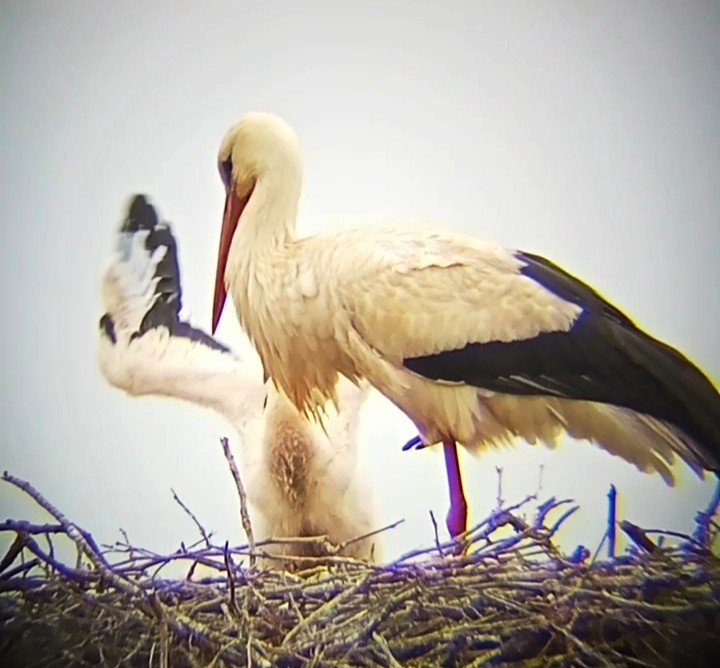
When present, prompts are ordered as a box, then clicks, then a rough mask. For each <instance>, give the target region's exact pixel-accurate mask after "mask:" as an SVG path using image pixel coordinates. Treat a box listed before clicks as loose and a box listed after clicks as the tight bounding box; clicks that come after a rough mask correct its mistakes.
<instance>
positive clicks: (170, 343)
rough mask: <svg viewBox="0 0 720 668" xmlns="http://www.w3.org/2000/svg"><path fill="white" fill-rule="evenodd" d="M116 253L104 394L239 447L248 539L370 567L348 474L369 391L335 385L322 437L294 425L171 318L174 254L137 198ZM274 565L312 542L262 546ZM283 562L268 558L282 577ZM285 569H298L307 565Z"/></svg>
mask: <svg viewBox="0 0 720 668" xmlns="http://www.w3.org/2000/svg"><path fill="white" fill-rule="evenodd" d="M116 251H117V252H116V254H115V257H114V258H113V261H112V262H111V263H110V265H109V266H108V267H107V270H106V271H105V273H104V276H103V279H102V297H103V304H104V309H105V311H106V312H105V314H104V315H103V316H102V317H101V319H100V329H99V346H98V364H99V368H100V371H101V374H102V376H103V377H104V378H105V380H106V381H107V382H108V383H109V384H110V385H112V386H114V387H116V388H118V389H120V390H123V391H124V392H126V393H127V394H129V395H132V396H147V395H161V396H165V397H172V398H176V399H181V400H184V401H186V402H189V403H193V404H195V405H198V406H203V407H206V408H210V409H212V410H214V411H216V412H217V413H220V414H221V415H223V416H224V417H225V418H226V419H227V420H228V422H230V423H231V424H232V425H233V426H234V427H235V429H236V430H237V432H238V433H239V434H240V435H241V437H242V448H241V450H240V453H241V457H240V461H241V468H242V470H243V477H244V478H245V486H246V488H247V495H248V500H249V501H250V503H251V504H252V506H253V507H254V509H255V510H256V512H255V513H253V517H252V523H253V529H254V533H255V538H256V540H257V541H258V542H259V541H263V540H267V539H270V538H278V539H282V538H293V537H308V536H317V535H326V536H327V538H328V540H329V541H330V542H331V543H333V544H334V545H342V544H345V543H347V546H346V547H344V548H343V549H342V551H341V552H340V554H342V555H345V556H350V557H354V558H357V559H372V558H374V559H379V558H380V550H379V548H378V546H377V543H378V539H377V537H376V536H375V537H372V538H366V539H362V540H358V541H355V542H352V541H353V540H354V539H355V538H359V537H360V536H363V535H365V534H367V533H369V532H371V531H373V530H374V529H375V528H377V527H376V526H375V522H374V511H373V504H372V498H371V495H370V493H369V490H368V488H367V486H366V484H365V481H364V480H363V479H362V478H361V477H360V476H359V474H358V470H357V454H358V453H357V448H358V443H357V425H358V414H359V411H360V409H361V407H362V405H363V402H364V400H365V398H366V397H367V394H368V389H369V386H368V385H367V384H365V385H364V386H362V387H356V386H355V385H354V384H353V383H351V382H350V381H348V380H347V379H342V381H341V383H340V386H339V404H338V405H339V410H337V411H336V412H334V413H331V417H330V418H329V419H328V420H327V424H326V432H325V431H323V430H322V429H321V428H320V427H319V426H317V425H313V424H310V423H308V422H307V421H306V420H304V419H303V418H302V417H301V416H300V414H299V413H298V411H297V410H296V409H295V407H294V406H293V404H292V403H291V402H290V401H289V400H288V399H287V397H286V396H285V395H283V394H282V393H280V392H278V391H277V390H276V389H275V388H274V387H273V385H272V383H270V382H268V383H265V384H264V383H263V382H262V381H261V378H262V371H261V368H260V365H259V363H258V360H257V359H254V360H251V361H241V360H240V359H239V358H238V357H237V356H235V355H234V354H233V353H232V352H231V351H230V349H229V348H227V347H226V346H224V345H223V344H221V343H220V342H218V341H217V340H215V339H214V338H213V337H211V336H208V335H207V334H206V333H205V332H203V331H202V330H200V329H198V328H195V327H193V326H192V325H190V324H189V323H188V322H186V321H185V320H183V319H182V317H181V308H182V290H181V283H180V269H179V265H178V255H177V244H176V240H175V237H174V236H173V233H172V231H171V229H170V226H169V225H168V224H167V223H161V222H160V221H159V219H158V215H157V212H156V210H155V208H154V207H153V206H152V205H151V204H150V203H149V202H148V201H147V199H146V198H145V197H144V196H142V195H136V196H134V197H133V198H132V199H131V201H130V204H129V207H128V209H127V213H126V215H125V218H124V220H123V223H122V225H121V227H120V229H119V232H118V236H117V242H116ZM266 549H267V551H268V552H270V553H272V554H274V555H281V556H290V557H293V556H294V557H314V556H316V557H322V556H323V555H322V551H321V550H320V551H318V550H317V549H315V550H314V548H313V546H312V544H299V543H296V544H286V545H279V546H275V545H272V546H268V547H267V548H266ZM292 563H293V562H292V561H291V560H279V561H277V560H275V561H273V560H271V559H268V560H267V562H266V565H268V566H276V567H277V566H282V567H285V568H288V567H289V566H290V565H292ZM295 563H297V564H300V565H302V566H306V565H307V564H308V562H306V561H299V560H297V561H296V562H295Z"/></svg>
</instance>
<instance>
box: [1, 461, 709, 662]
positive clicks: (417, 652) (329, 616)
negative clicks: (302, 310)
mask: <svg viewBox="0 0 720 668" xmlns="http://www.w3.org/2000/svg"><path fill="white" fill-rule="evenodd" d="M5 480H6V481H7V482H9V483H11V484H13V485H15V486H17V487H19V488H20V489H22V490H23V491H25V492H26V493H28V494H29V495H30V496H32V497H33V498H34V499H35V500H36V501H37V502H38V503H39V504H40V505H42V506H43V507H44V508H45V509H46V510H47V511H48V512H49V513H50V514H51V515H52V516H53V517H54V520H55V522H56V523H54V524H46V525H34V524H30V523H28V522H22V521H10V520H9V521H7V522H5V523H4V524H2V525H0V531H4V532H12V534H14V536H15V538H14V542H13V543H12V545H11V547H10V549H9V550H8V552H7V553H6V555H5V557H4V558H3V559H2V561H0V663H2V665H4V666H31V665H34V666H48V667H55V666H57V667H60V666H62V667H63V668H65V667H67V666H100V665H102V666H172V667H173V668H175V667H177V668H184V667H185V666H268V667H270V666H278V667H281V668H282V667H296V666H297V667H298V668H299V667H305V666H317V667H324V666H327V667H329V666H384V667H397V666H445V667H448V668H449V667H455V666H458V667H459V666H514V667H521V666H522V667H530V666H625V665H627V666H709V665H714V660H713V659H716V658H717V656H719V655H720V559H718V558H717V557H716V556H713V554H712V552H711V551H710V549H709V545H711V544H712V543H711V541H712V538H713V537H714V536H715V534H716V533H717V525H716V524H714V523H713V521H712V514H713V513H714V512H715V508H708V510H707V511H705V512H704V513H698V530H697V531H696V533H695V534H694V536H693V537H691V536H680V535H679V534H674V536H675V537H676V538H678V537H679V538H682V542H680V543H679V544H676V545H673V546H668V545H665V544H664V543H662V541H659V542H654V541H653V540H652V539H651V538H650V535H651V534H652V533H653V532H647V531H643V530H642V529H640V528H639V527H637V526H635V525H633V524H630V523H628V522H623V523H621V524H620V527H621V528H622V529H624V530H625V531H626V533H627V534H628V536H629V537H630V538H631V540H632V541H633V543H634V544H635V545H634V546H633V547H631V548H630V550H629V551H628V552H627V553H626V554H624V555H622V556H620V557H613V558H609V559H608V560H606V561H603V562H599V561H597V560H596V559H595V557H593V558H590V555H589V552H588V551H587V550H586V549H585V548H583V547H579V548H578V549H577V550H576V551H575V553H574V554H573V555H570V556H566V555H564V554H562V553H561V552H560V551H559V550H558V549H557V548H556V546H555V545H554V544H553V542H552V539H553V536H554V535H555V533H556V531H557V530H558V528H559V527H560V526H561V525H562V523H563V521H564V520H565V519H567V517H569V516H570V515H571V514H572V513H573V512H574V511H575V510H576V509H577V507H575V506H572V505H571V504H570V502H569V501H557V500H555V499H549V500H547V501H546V502H544V503H541V504H539V505H537V506H536V508H535V509H534V512H532V513H530V518H529V519H525V517H524V516H523V515H524V513H523V512H522V510H523V508H525V507H526V506H527V504H528V503H529V502H530V501H531V500H533V499H534V495H533V496H531V497H528V498H527V499H525V500H523V501H522V502H521V503H518V504H515V505H514V506H509V507H502V505H500V504H499V508H498V509H497V510H496V511H495V512H494V513H493V514H492V515H491V516H490V517H488V518H487V519H486V520H485V521H483V522H481V523H480V524H479V525H478V526H477V527H476V528H475V529H473V530H472V531H470V532H469V533H468V534H466V536H465V537H464V539H462V540H460V541H457V542H451V543H447V544H440V543H439V541H436V544H435V546H434V547H432V548H429V549H426V550H418V551H414V552H411V553H408V554H406V555H405V556H404V557H402V558H400V559H398V560H397V561H395V562H393V563H391V564H387V565H382V566H379V565H369V564H366V563H361V562H357V561H354V560H351V559H347V558H343V557H339V556H337V551H336V553H335V555H334V556H333V554H332V551H333V549H332V547H331V546H327V545H326V547H327V551H328V554H329V555H330V556H328V558H327V560H326V563H325V564H324V565H322V566H310V567H303V564H302V559H301V558H298V559H299V563H298V565H297V568H296V569H295V570H294V571H293V572H290V571H283V570H277V569H264V570H262V569H258V568H257V567H256V566H255V565H254V557H256V556H258V555H262V556H264V557H268V556H270V555H271V553H272V552H271V550H272V544H273V541H267V542H265V543H263V544H259V545H252V546H250V545H248V546H239V547H231V546H229V545H228V544H225V545H216V544H214V543H213V541H212V539H211V537H210V536H208V534H207V533H206V532H205V531H204V530H203V529H202V528H201V527H200V528H201V534H202V539H201V540H200V541H198V543H196V544H195V545H191V546H189V547H186V546H182V547H181V548H180V549H179V550H178V551H177V552H175V553H173V554H171V555H158V554H155V553H152V552H150V551H148V550H143V549H140V548H137V547H133V546H132V545H131V544H130V542H129V541H128V540H127V538H125V540H123V541H119V542H117V543H115V544H114V545H111V546H102V547H100V546H98V545H97V544H96V543H95V541H94V540H93V538H92V536H91V535H90V534H89V533H87V532H86V531H84V530H82V529H81V528H80V527H78V526H77V525H75V524H73V523H72V522H70V521H69V520H68V519H67V518H66V517H65V516H64V515H63V514H62V513H61V512H60V511H59V510H58V509H57V508H55V507H54V506H53V505H51V504H50V503H49V502H48V501H47V500H46V499H44V497H42V495H41V494H40V493H39V492H38V491H37V490H35V489H34V488H33V487H32V486H31V485H30V484H29V483H27V482H25V481H22V480H19V479H17V478H15V477H13V476H11V475H9V474H7V473H6V474H5ZM236 482H239V478H238V479H237V480H236ZM716 496H717V495H716ZM177 500H178V502H179V503H180V504H181V505H182V502H180V501H179V499H177ZM613 503H614V497H613ZM715 503H716V506H717V499H715ZM183 508H184V509H185V510H186V512H188V514H190V515H191V513H190V511H189V510H187V508H185V506H183ZM558 513H561V514H560V516H559V517H558V518H557V519H555V521H554V522H551V521H550V518H551V516H555V517H556V516H557V515H558ZM612 515H613V527H612V531H611V532H610V533H609V538H610V539H612V543H613V545H611V549H612V550H614V510H613V513H612ZM191 516H192V515H191ZM192 517H193V519H194V516H192ZM198 526H199V523H198ZM655 533H663V532H655ZM668 533H669V532H668ZM12 534H11V535H12ZM61 538H64V539H66V540H67V539H69V540H70V541H71V542H72V543H71V544H72V546H73V548H74V551H75V552H76V555H75V558H74V563H73V564H72V565H68V564H67V563H63V562H62V561H61V560H60V559H58V558H57V557H56V548H55V544H56V543H57V542H58V540H59V539H61ZM305 540H308V539H305ZM313 540H315V539H313ZM317 540H318V541H319V542H322V541H323V538H322V537H321V538H318V539H317ZM250 543H251V544H252V541H250ZM41 544H42V545H41ZM598 549H599V548H598ZM183 562H184V563H185V564H187V568H188V570H187V575H186V576H185V577H184V578H181V579H166V578H163V577H161V575H162V571H163V569H165V568H166V567H167V566H168V565H169V564H175V565H176V566H177V564H178V563H183ZM251 562H252V565H250V564H251ZM198 564H202V565H203V567H204V568H205V569H207V570H208V572H209V573H211V576H209V577H206V578H203V579H200V580H197V579H196V578H195V574H194V572H195V570H196V566H197V565H198Z"/></svg>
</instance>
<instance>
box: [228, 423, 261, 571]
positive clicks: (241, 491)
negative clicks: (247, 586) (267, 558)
mask: <svg viewBox="0 0 720 668" xmlns="http://www.w3.org/2000/svg"><path fill="white" fill-rule="evenodd" d="M220 444H221V445H222V449H223V454H224V455H225V459H226V460H227V463H228V466H229V467H230V473H232V477H233V480H235V489H237V493H238V499H239V500H240V522H241V523H242V526H243V529H244V531H245V535H246V536H247V539H248V545H249V546H250V568H252V567H253V566H255V537H254V536H253V531H252V525H251V524H250V513H249V512H248V505H247V494H246V493H245V486H244V485H243V482H242V478H241V477H240V471H238V467H237V464H236V463H235V457H233V454H232V451H231V450H230V443H229V442H228V439H227V438H225V437H223V438H221V439H220Z"/></svg>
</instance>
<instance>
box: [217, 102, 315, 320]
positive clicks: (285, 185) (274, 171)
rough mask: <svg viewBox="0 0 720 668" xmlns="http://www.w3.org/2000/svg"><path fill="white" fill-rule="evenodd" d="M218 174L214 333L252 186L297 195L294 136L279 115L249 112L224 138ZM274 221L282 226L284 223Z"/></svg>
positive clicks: (298, 168)
mask: <svg viewBox="0 0 720 668" xmlns="http://www.w3.org/2000/svg"><path fill="white" fill-rule="evenodd" d="M218 170H219V172H220V178H221V179H222V182H223V185H224V186H225V211H224V214H223V222H222V230H221V232H220V247H219V249H218V261H217V270H216V272H215V295H214V299H213V321H212V333H213V334H214V333H215V330H216V328H217V325H218V323H219V321H220V315H221V314H222V309H223V306H224V305H225V298H226V296H227V288H226V285H225V267H226V265H227V260H228V256H229V254H230V247H231V245H232V240H233V236H234V235H235V230H236V229H237V226H238V223H239V222H240V219H241V216H242V214H243V211H244V210H245V207H246V206H247V204H248V202H249V201H250V198H251V196H252V194H253V192H254V191H255V188H256V186H257V185H258V184H264V185H265V186H266V187H271V188H272V189H273V196H274V197H277V198H282V197H283V196H284V195H288V196H290V197H296V198H297V196H298V195H299V191H300V181H301V180H302V164H301V160H300V146H299V143H298V139H297V136H296V135H295V133H294V132H293V130H292V128H291V127H290V126H289V125H288V124H287V123H286V122H285V121H284V120H282V119H281V118H280V117H279V116H275V115H274V114H269V113H265V112H252V113H249V114H247V115H246V116H244V117H243V118H242V119H241V120H240V121H239V122H238V123H236V124H235V125H233V126H232V127H231V128H230V129H229V130H228V131H227V133H226V134H225V137H224V138H223V140H222V143H221V144H220V149H219V151H218ZM273 222H275V221H273ZM277 222H278V223H279V224H283V225H284V224H285V221H284V220H282V221H277Z"/></svg>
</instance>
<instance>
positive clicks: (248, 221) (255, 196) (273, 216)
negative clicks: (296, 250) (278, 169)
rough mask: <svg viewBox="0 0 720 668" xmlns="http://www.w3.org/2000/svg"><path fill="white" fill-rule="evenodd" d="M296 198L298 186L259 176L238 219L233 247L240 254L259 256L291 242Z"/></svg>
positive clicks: (283, 180)
mask: <svg viewBox="0 0 720 668" xmlns="http://www.w3.org/2000/svg"><path fill="white" fill-rule="evenodd" d="M299 199H300V187H299V184H297V186H296V185H295V184H294V183H293V182H288V181H287V180H285V179H280V178H278V177H273V176H262V177H260V178H259V179H258V180H257V182H256V184H255V188H254V189H253V192H252V195H251V196H250V200H249V201H248V203H247V206H246V207H245V210H244V211H243V213H242V216H241V217H240V221H239V223H238V227H237V231H236V232H235V239H234V240H233V246H235V247H236V248H237V250H238V251H239V252H241V253H258V252H260V253H262V252H263V251H264V250H273V249H275V248H277V247H279V246H282V245H285V244H287V243H288V242H292V241H293V240H294V239H295V220H296V218H297V209H298V200H299ZM238 246H241V248H242V251H240V248H238ZM233 250H235V249H233Z"/></svg>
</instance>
